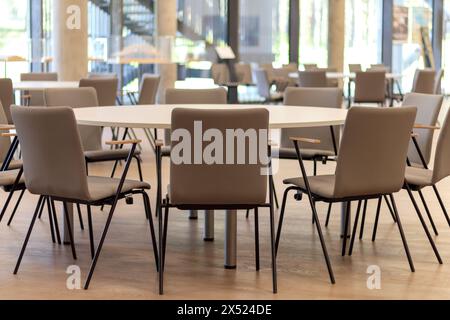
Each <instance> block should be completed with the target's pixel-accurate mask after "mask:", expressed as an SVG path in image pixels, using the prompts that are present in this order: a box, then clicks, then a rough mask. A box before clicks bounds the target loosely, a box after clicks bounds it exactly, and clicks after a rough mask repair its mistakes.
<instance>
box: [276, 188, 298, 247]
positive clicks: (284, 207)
mask: <svg viewBox="0 0 450 320" xmlns="http://www.w3.org/2000/svg"><path fill="white" fill-rule="evenodd" d="M291 190H295V188H293V187H289V188H287V189H286V191H284V195H283V203H282V205H281V213H280V220H279V221H278V231H277V238H276V241H275V255H278V248H279V246H280V238H281V231H282V229H283V221H284V214H285V211H286V202H287V197H288V195H289V192H290V191H291Z"/></svg>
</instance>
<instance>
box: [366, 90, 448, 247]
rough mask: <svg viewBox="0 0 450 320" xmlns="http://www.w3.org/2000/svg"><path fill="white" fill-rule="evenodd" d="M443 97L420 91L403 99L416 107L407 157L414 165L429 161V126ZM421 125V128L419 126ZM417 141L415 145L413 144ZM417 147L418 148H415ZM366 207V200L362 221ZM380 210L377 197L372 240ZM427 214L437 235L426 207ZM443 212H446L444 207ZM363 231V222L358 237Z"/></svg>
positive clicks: (431, 142) (439, 107)
mask: <svg viewBox="0 0 450 320" xmlns="http://www.w3.org/2000/svg"><path fill="white" fill-rule="evenodd" d="M442 101H443V97H442V96H439V95H430V94H422V93H409V94H407V95H406V96H405V99H404V101H403V106H406V107H416V108H417V116H416V124H417V125H415V128H414V130H413V132H414V134H415V135H418V136H417V137H414V138H413V139H411V141H410V145H409V149H408V159H409V161H410V163H411V164H412V165H413V166H414V167H422V168H423V165H422V158H423V160H424V161H425V163H426V164H427V165H428V164H429V163H430V158H431V149H432V144H433V135H434V131H433V130H429V129H427V128H429V127H430V126H435V125H436V123H437V119H438V116H439V112H440V110H441V106H442ZM419 127H421V128H419ZM416 143H417V146H416V145H415V144H416ZM417 147H419V149H418V148H417ZM418 150H421V151H422V154H421V155H420V154H419V151H418ZM435 192H436V195H437V196H438V197H439V193H438V191H437V189H436V190H435ZM419 194H420V196H421V199H422V200H423V204H424V206H425V208H427V204H426V202H425V198H424V197H423V194H422V193H421V191H419ZM384 199H385V202H386V204H387V206H388V208H389V210H390V211H391V214H392V215H393V216H394V222H395V221H396V219H395V215H394V213H393V210H392V205H391V203H390V202H389V201H388V199H387V197H384ZM366 209H367V200H366V201H365V202H364V210H363V216H362V221H363V222H364V221H365V217H366ZM380 211H381V199H378V206H377V211H376V215H375V225H374V228H373V232H372V241H375V240H376V236H377V227H378V219H379V216H380ZM426 211H427V215H428V218H429V220H430V222H431V226H432V228H433V231H434V233H435V234H436V235H437V234H438V232H437V228H436V226H435V224H434V221H433V218H432V216H431V214H430V212H429V210H428V208H427V210H426ZM444 213H445V215H446V216H447V214H446V211H445V208H444ZM449 221H450V220H449ZM363 232H364V223H363V224H361V230H360V239H362V237H363Z"/></svg>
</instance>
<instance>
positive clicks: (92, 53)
mask: <svg viewBox="0 0 450 320" xmlns="http://www.w3.org/2000/svg"><path fill="white" fill-rule="evenodd" d="M154 6H155V1H154V0H147V1H140V0H123V1H116V0H90V1H89V2H88V13H89V17H88V24H89V26H88V28H89V69H90V71H91V72H94V73H103V72H113V73H116V74H118V75H119V78H120V80H121V84H122V87H123V88H126V89H129V90H136V89H137V88H138V82H139V79H140V78H141V76H142V74H143V73H146V72H153V65H152V62H151V61H152V58H153V59H156V58H157V57H155V55H157V50H155V46H156V41H155V39H156V38H155V28H156V25H155V14H154V12H155V8H154Z"/></svg>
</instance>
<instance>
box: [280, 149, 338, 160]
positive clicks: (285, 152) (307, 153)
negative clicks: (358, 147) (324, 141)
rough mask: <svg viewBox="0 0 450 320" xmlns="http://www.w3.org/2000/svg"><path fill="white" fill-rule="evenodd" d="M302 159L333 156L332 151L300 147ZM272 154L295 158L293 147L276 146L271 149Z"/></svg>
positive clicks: (281, 157)
mask: <svg viewBox="0 0 450 320" xmlns="http://www.w3.org/2000/svg"><path fill="white" fill-rule="evenodd" d="M301 153H302V157H303V160H313V159H314V158H319V157H334V156H335V154H334V152H333V151H328V150H319V149H301ZM272 156H273V157H277V158H279V159H292V160H293V159H297V152H296V151H295V148H278V149H273V150H272Z"/></svg>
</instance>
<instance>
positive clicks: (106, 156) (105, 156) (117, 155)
mask: <svg viewBox="0 0 450 320" xmlns="http://www.w3.org/2000/svg"><path fill="white" fill-rule="evenodd" d="M129 153H130V150H128V149H117V150H95V151H85V152H84V156H85V158H86V160H87V161H88V162H101V161H116V160H126V159H127V157H128V154H129ZM134 155H135V156H138V155H140V152H139V151H137V150H136V151H135V153H134Z"/></svg>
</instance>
